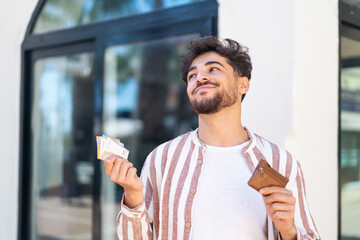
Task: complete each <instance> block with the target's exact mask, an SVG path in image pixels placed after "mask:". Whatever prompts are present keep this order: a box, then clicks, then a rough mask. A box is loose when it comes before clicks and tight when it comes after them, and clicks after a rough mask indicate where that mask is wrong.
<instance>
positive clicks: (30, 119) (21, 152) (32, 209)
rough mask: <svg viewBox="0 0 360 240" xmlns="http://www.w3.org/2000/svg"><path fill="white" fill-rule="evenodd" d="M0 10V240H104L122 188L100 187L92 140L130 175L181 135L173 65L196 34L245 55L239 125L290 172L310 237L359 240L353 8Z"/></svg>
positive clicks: (51, 6)
mask: <svg viewBox="0 0 360 240" xmlns="http://www.w3.org/2000/svg"><path fill="white" fill-rule="evenodd" d="M150 2H151V3H150ZM0 9H1V10H0V11H1V13H3V14H1V16H2V18H3V19H2V20H3V21H1V23H0V24H1V25H0V26H1V30H2V32H3V33H4V34H3V37H2V38H0V41H1V44H0V48H1V52H2V54H1V56H0V59H1V60H0V63H2V66H3V68H1V70H0V72H1V73H2V76H3V79H2V80H1V81H0V84H1V87H0V93H1V94H0V95H1V96H2V99H3V101H1V103H0V106H1V110H2V111H1V112H2V115H1V118H0V119H1V124H0V126H1V127H0V128H1V133H3V136H6V137H4V138H2V139H1V140H0V141H1V144H0V146H1V150H2V151H1V152H2V153H3V156H4V160H3V161H4V162H5V167H3V168H1V170H0V171H1V174H0V178H1V180H2V181H1V183H0V186H1V191H2V192H3V193H5V194H4V195H3V196H4V197H3V198H1V204H0V208H1V210H2V211H1V212H2V213H3V214H2V215H1V217H0V232H2V233H4V235H3V236H4V239H50V238H52V239H114V229H115V225H114V223H113V221H114V218H115V217H116V214H117V211H118V207H119V200H120V197H121V193H122V190H121V188H118V187H116V186H114V184H112V183H111V182H110V181H109V180H108V179H107V178H106V176H104V175H105V174H104V169H103V168H102V164H101V162H99V161H97V160H96V157H95V140H94V138H93V137H94V136H95V135H98V134H102V133H105V134H108V135H110V136H114V137H119V138H120V139H121V140H122V141H124V142H125V143H126V144H128V145H127V147H128V148H130V150H131V154H133V155H130V159H132V161H133V162H134V163H135V165H136V166H137V167H138V168H140V167H141V165H142V162H143V160H144V157H145V156H146V154H147V153H148V152H149V151H151V150H152V148H154V147H155V146H156V145H158V144H159V143H161V142H163V141H166V140H167V139H169V138H172V137H173V136H176V135H178V134H180V133H182V132H185V131H187V130H188V129H190V128H195V127H196V117H195V116H194V115H193V114H192V112H191V109H190V108H189V105H188V103H187V100H186V98H184V96H185V92H184V87H185V86H184V85H183V84H182V83H181V80H180V79H179V75H178V73H177V72H178V59H179V56H180V55H181V53H182V52H183V51H184V49H185V48H186V44H187V43H188V41H189V40H190V39H192V38H194V37H197V36H202V35H206V34H209V33H213V34H217V35H218V36H220V37H223V38H232V39H235V40H237V41H238V42H240V43H242V44H243V45H245V46H247V47H249V50H250V56H251V57H252V60H253V74H252V79H251V81H250V91H249V93H248V94H247V97H246V98H245V100H244V102H243V106H244V110H243V122H244V124H245V125H246V126H247V127H248V128H250V129H252V130H253V131H254V132H257V133H259V134H260V135H262V136H264V137H265V138H267V139H269V140H272V141H274V142H276V143H278V144H279V145H282V146H285V147H286V148H287V149H288V150H289V151H290V152H292V153H293V154H294V155H295V156H296V157H297V159H298V160H299V161H300V162H301V164H302V168H303V172H304V176H305V180H306V192H307V198H308V202H309V205H310V209H311V211H312V215H313V218H314V221H315V222H316V224H317V228H318V230H319V232H320V235H321V237H322V238H323V239H360V232H359V230H358V229H357V227H356V226H358V225H359V224H358V222H359V219H360V210H359V209H360V207H359V206H360V193H359V191H360V190H359V189H360V187H359V181H360V177H359V175H360V171H359V169H360V157H359V156H360V154H359V149H360V146H359V135H358V133H359V132H360V126H359V124H358V122H359V121H357V119H358V114H359V111H360V108H359V107H358V105H359V102H360V100H359V97H358V96H359V95H358V92H359V89H360V87H359V86H360V85H359V83H358V82H359V81H360V80H359V79H360V77H359V76H358V75H357V74H358V71H357V66H358V64H360V62H359V61H357V58H358V53H360V45H359V44H358V41H359V40H360V38H359V36H360V34H358V32H357V31H358V30H357V28H358V27H357V26H360V24H359V23H360V21H358V16H360V12H359V11H358V10H357V9H358V7H357V5H356V1H351V0H346V1H342V2H339V1H336V0H331V1H310V0H305V1H304V0H292V1H283V0H274V1H264V0H259V1H243V0H241V1H231V0H219V1H213V0H207V1H206V0H203V1H190V0H189V1H185V0H181V1H165V0H164V1H140V0H139V1H71V2H70V1H55V0H53V1H50V0H48V1H39V2H37V1H22V2H20V1H11V2H7V3H6V4H5V3H1V8H0ZM359 18H360V17H359ZM10 23H11V24H10ZM145 123H146V124H145Z"/></svg>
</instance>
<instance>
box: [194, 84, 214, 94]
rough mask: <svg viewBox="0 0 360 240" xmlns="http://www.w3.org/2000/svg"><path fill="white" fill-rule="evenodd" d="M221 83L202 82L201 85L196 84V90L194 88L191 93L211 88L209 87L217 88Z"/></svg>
mask: <svg viewBox="0 0 360 240" xmlns="http://www.w3.org/2000/svg"><path fill="white" fill-rule="evenodd" d="M218 86H219V84H218V83H216V82H214V83H212V82H206V83H201V84H199V85H197V86H196V88H194V90H192V92H191V94H196V93H197V92H199V91H206V90H209V89H213V88H216V87H218Z"/></svg>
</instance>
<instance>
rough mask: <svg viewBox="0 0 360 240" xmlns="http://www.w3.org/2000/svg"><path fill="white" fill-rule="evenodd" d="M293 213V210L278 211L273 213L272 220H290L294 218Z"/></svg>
mask: <svg viewBox="0 0 360 240" xmlns="http://www.w3.org/2000/svg"><path fill="white" fill-rule="evenodd" d="M293 215H294V214H292V213H291V212H287V211H277V212H275V213H274V214H273V217H272V220H273V221H274V220H289V219H292V218H293Z"/></svg>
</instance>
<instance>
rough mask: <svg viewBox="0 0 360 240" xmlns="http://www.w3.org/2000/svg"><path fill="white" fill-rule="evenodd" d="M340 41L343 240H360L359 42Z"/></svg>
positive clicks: (352, 38) (350, 37)
mask: <svg viewBox="0 0 360 240" xmlns="http://www.w3.org/2000/svg"><path fill="white" fill-rule="evenodd" d="M356 32H357V30H355V29H354V30H353V31H348V33H353V35H351V34H346V35H347V36H342V37H341V65H342V67H341V79H340V80H341V113H340V114H341V115H340V116H341V168H340V184H341V239H344V240H350V239H351V240H359V239H360V228H359V226H360V40H359V39H357V38H356V37H355V36H356V34H355V33H356Z"/></svg>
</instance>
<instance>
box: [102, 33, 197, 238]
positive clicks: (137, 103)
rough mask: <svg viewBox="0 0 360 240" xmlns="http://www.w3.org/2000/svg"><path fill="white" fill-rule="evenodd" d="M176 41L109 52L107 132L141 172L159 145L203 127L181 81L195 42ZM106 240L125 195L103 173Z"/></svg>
mask: <svg viewBox="0 0 360 240" xmlns="http://www.w3.org/2000/svg"><path fill="white" fill-rule="evenodd" d="M195 37H198V35H197V34H196V35H195V34H193V35H186V36H180V37H172V38H167V39H161V40H156V41H151V42H142V43H136V44H128V45H117V46H111V47H109V48H107V49H106V51H105V76H104V114H103V124H104V133H105V134H107V135H109V136H112V137H116V138H119V139H120V140H121V141H122V142H123V143H124V144H125V147H127V148H128V149H129V150H130V155H129V160H130V161H131V162H132V163H133V164H134V166H135V167H136V168H137V169H138V172H140V170H141V168H142V165H143V162H144V160H145V158H146V156H147V155H148V154H149V153H150V152H151V151H152V150H153V149H154V148H155V147H156V146H158V145H159V144H161V143H163V142H165V141H167V140H169V139H172V138H174V137H176V136H178V135H180V134H182V133H185V132H187V131H189V130H190V129H195V128H196V127H197V118H196V115H195V114H194V113H193V111H192V109H191V106H190V104H189V102H188V98H187V94H186V86H185V84H184V83H183V82H182V80H181V78H180V56H181V54H183V52H184V51H185V49H186V47H187V43H188V42H189V40H190V39H193V38H195ZM101 172H102V174H103V177H102V184H103V186H102V199H101V200H102V203H101V207H102V218H101V219H102V234H103V238H102V239H106V240H107V239H114V238H115V236H116V229H115V227H116V226H115V224H114V221H115V219H116V216H117V213H118V211H119V210H120V200H121V197H122V193H123V190H122V188H121V187H119V186H117V185H116V184H114V183H113V182H111V180H110V179H109V178H108V177H107V176H106V174H105V169H103V170H102V171H101Z"/></svg>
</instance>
